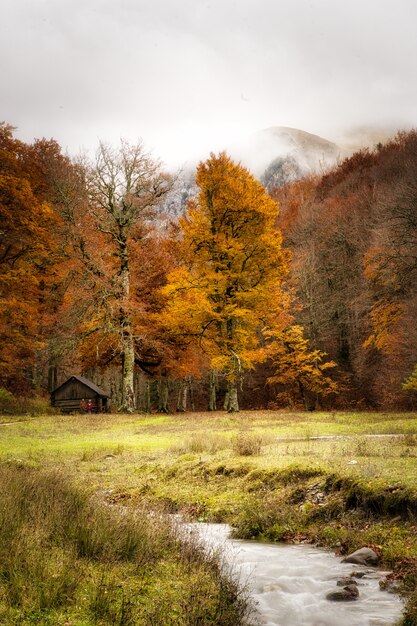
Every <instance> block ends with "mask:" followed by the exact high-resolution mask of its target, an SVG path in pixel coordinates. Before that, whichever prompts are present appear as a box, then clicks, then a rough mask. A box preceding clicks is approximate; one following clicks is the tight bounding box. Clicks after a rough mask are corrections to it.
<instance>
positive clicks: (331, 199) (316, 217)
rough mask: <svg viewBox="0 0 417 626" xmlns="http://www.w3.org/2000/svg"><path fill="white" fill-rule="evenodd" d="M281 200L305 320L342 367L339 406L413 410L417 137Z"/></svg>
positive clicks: (351, 161) (397, 141)
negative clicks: (411, 404) (405, 408)
mask: <svg viewBox="0 0 417 626" xmlns="http://www.w3.org/2000/svg"><path fill="white" fill-rule="evenodd" d="M273 196H274V197H275V198H276V199H279V200H280V204H281V215H280V220H279V225H280V227H281V229H282V230H283V232H284V233H285V244H286V245H287V246H288V248H289V249H290V250H291V253H292V259H293V263H292V282H293V285H294V289H295V290H296V292H297V297H298V301H299V303H300V307H301V308H300V310H299V312H298V313H297V319H298V320H299V321H300V323H301V324H303V325H304V327H305V329H306V331H307V335H308V337H309V338H310V340H311V342H312V344H313V345H314V346H316V347H318V348H320V349H321V350H323V351H325V352H326V353H327V354H328V355H329V357H330V358H331V359H333V360H335V361H336V362H337V364H338V369H337V377H338V380H339V396H338V398H337V399H336V402H337V403H338V404H340V405H341V406H349V405H352V406H358V405H361V406H364V407H378V408H384V407H409V406H410V402H412V395H413V389H414V390H415V389H417V376H416V370H414V368H415V364H416V362H417V323H416V320H417V132H416V131H412V132H408V133H399V134H398V135H397V137H395V138H394V139H393V140H391V141H390V142H388V143H387V144H386V145H378V146H377V147H376V148H375V149H374V150H363V151H361V152H358V153H356V154H354V155H353V156H352V157H350V158H348V159H346V160H345V161H343V162H342V163H340V165H339V166H338V167H335V168H334V169H333V170H332V171H330V172H328V173H326V174H325V175H324V176H321V177H317V178H313V179H309V180H301V181H298V182H296V183H294V184H291V185H288V186H286V187H285V188H281V189H276V190H275V191H274V193H273ZM413 371H414V376H412V373H413ZM407 381H408V383H407ZM407 390H408V393H407ZM410 392H411V393H410Z"/></svg>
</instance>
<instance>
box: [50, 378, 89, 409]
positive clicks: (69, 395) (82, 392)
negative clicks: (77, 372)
mask: <svg viewBox="0 0 417 626" xmlns="http://www.w3.org/2000/svg"><path fill="white" fill-rule="evenodd" d="M54 397H55V402H56V401H57V400H78V405H79V404H80V400H82V399H84V400H93V399H94V398H95V397H96V394H95V392H94V391H93V390H92V389H90V388H89V387H86V386H85V385H83V384H82V383H81V382H80V381H78V380H71V381H69V382H68V383H67V384H66V385H63V386H62V387H61V388H60V389H57V390H56V392H55V393H54Z"/></svg>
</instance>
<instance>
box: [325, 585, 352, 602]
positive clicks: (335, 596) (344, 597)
mask: <svg viewBox="0 0 417 626" xmlns="http://www.w3.org/2000/svg"><path fill="white" fill-rule="evenodd" d="M358 597H359V591H358V587H357V585H346V586H345V587H343V589H342V590H341V591H331V592H330V593H328V594H327V595H326V599H327V600H330V601H332V602H350V601H351V600H357V599H358Z"/></svg>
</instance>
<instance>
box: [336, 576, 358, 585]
mask: <svg viewBox="0 0 417 626" xmlns="http://www.w3.org/2000/svg"><path fill="white" fill-rule="evenodd" d="M357 584H358V583H357V582H356V580H355V579H354V578H351V576H345V577H344V578H340V579H339V580H338V581H337V583H336V585H337V586H338V587H345V586H346V585H357Z"/></svg>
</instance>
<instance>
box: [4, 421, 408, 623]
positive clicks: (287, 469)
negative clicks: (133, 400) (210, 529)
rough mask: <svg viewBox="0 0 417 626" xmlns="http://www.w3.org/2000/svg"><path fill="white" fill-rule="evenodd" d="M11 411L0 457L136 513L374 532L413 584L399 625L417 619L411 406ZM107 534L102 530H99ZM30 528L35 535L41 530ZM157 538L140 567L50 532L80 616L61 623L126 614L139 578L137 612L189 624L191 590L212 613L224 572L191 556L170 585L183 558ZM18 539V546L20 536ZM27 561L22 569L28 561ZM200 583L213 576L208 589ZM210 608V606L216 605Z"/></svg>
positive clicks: (327, 539) (341, 545)
mask: <svg viewBox="0 0 417 626" xmlns="http://www.w3.org/2000/svg"><path fill="white" fill-rule="evenodd" d="M20 419H21V418H20ZM8 421H12V422H13V421H14V423H12V424H11V425H7V426H6V425H4V426H1V425H0V459H3V462H4V463H6V465H3V466H4V467H9V466H10V467H14V468H15V469H16V468H22V471H23V472H29V471H30V472H35V475H36V473H37V472H40V471H41V472H52V474H51V475H54V472H56V469H57V467H59V468H60V470H59V471H60V476H61V477H62V478H63V480H64V479H65V480H66V481H69V484H70V485H71V488H74V489H81V491H82V492H83V493H84V494H85V492H88V494H96V495H95V502H97V503H98V502H102V501H104V502H105V503H106V504H107V508H106V507H105V509H104V510H105V511H106V510H107V509H108V508H109V507H108V505H109V504H110V505H117V507H116V508H117V509H118V510H119V511H120V510H122V511H124V512H128V513H126V515H127V514H128V515H129V516H130V515H132V516H133V519H134V518H135V515H136V513H135V512H136V511H138V510H139V511H144V510H145V509H146V507H151V510H155V509H158V508H159V507H161V506H162V507H163V508H164V510H165V511H172V512H173V511H178V510H181V511H182V512H183V513H185V514H188V515H189V516H190V517H193V518H194V519H201V520H213V521H227V522H230V523H232V524H233V525H234V527H235V529H236V532H237V533H238V534H239V535H240V536H242V537H258V538H261V539H262V538H265V539H269V540H277V541H278V540H290V541H292V540H300V539H301V540H315V541H316V542H318V543H320V544H321V545H327V546H329V547H333V548H338V549H339V550H341V551H342V552H346V551H349V550H353V549H356V548H357V547H361V546H362V545H372V546H374V547H375V549H376V550H377V551H378V552H379V553H380V555H381V557H382V559H383V562H384V563H385V564H386V565H387V566H390V567H394V568H395V570H396V572H397V573H396V574H395V575H400V574H401V575H402V576H403V579H404V581H405V587H406V588H407V589H408V591H409V592H410V593H411V595H410V600H409V604H408V607H409V608H408V613H407V615H406V618H405V621H404V624H405V625H407V626H415V625H416V624H417V610H416V607H417V600H416V596H417V594H416V592H415V588H416V587H417V576H416V566H417V532H416V530H417V526H416V523H417V522H416V520H417V471H416V470H417V415H416V414H415V413H408V414H404V413H400V414H396V413H353V412H352V413H348V412H343V413H342V412H341V413H324V412H323V413H288V412H274V411H265V412H256V411H254V412H242V413H239V414H237V415H233V414H232V415H229V414H225V413H220V412H218V413H210V414H206V413H193V414H185V415H184V414H180V415H175V416H172V415H171V416H170V415H164V416H159V415H149V416H145V415H133V416H132V415H131V416H116V415H114V416H111V415H103V416H101V415H100V416H98V415H92V416H91V415H84V416H51V415H44V416H40V417H36V418H32V419H29V420H28V421H19V417H18V416H15V417H14V418H13V419H10V418H8ZM369 435H378V436H372V437H370V436H369ZM385 435H396V436H395V437H387V436H385ZM16 471H17V470H16ZM31 497H32V495H30V496H29V497H28V499H29V500H30V499H31ZM144 507H145V508H144ZM35 508H36V507H35ZM110 508H114V507H110ZM100 510H101V509H100ZM139 517H140V518H142V517H143V515H142V513H141V514H140V516H139ZM145 517H146V516H145ZM126 519H127V518H126ZM129 519H130V518H129ZM146 519H148V518H146ZM103 523H104V522H103ZM129 523H130V522H129ZM100 524H101V522H100ZM152 524H153V522H152ZM152 524H151V526H152ZM80 528H81V526H80V527H79V529H78V530H77V531H72V532H73V535H74V533H75V535H80V536H82V535H83V533H84V534H85V532H86V531H85V530H83V531H81V530H80ZM28 532H29V531H28ZM89 532H90V531H89ZM115 532H116V531H115ZM111 533H112V531H108V533H107V534H108V537H112V534H111ZM87 534H88V533H87ZM116 534H117V533H116ZM70 535H71V533H67V536H68V537H69V536H70ZM23 536H25V534H24V533H23ZM28 536H29V535H28ZM36 541H39V542H41V543H40V544H39V545H42V541H44V537H43V536H40V537H38V538H37V539H36ZM112 542H113V540H112ZM87 543H88V541H87ZM116 543H117V542H116ZM35 544H36V542H35ZM158 549H160V548H158ZM158 549H157V547H156V546H152V545H151V547H150V548H149V551H150V555H151V554H153V553H154V552H155V559H156V560H155V563H156V564H158V565H157V567H155V566H152V568H151V570H152V573H150V572H149V568H148V569H147V568H146V567H145V570H146V571H145V570H144V572H145V573H144V572H142V573H140V574H137V572H133V573H132V563H131V562H130V561H129V559H120V558H115V557H114V556H113V557H112V559H110V562H111V567H110V569H109V561H106V562H105V563H102V562H101V561H100V559H101V558H102V557H100V558H99V559H96V561H97V562H96V563H95V564H92V557H91V555H90V556H89V555H88V554H87V555H82V554H81V555H80V554H79V553H78V552H77V550H75V548H74V547H72V548H71V549H70V550H69V551H68V552H65V555H64V553H63V552H62V550H63V546H62V545H61V544H59V542H58V543H57V544H56V543H54V546H53V549H52V548H51V550H50V555H51V556H50V558H51V559H52V561H51V563H49V564H45V568H46V569H45V571H46V572H48V571H55V570H56V572H57V576H58V581H61V580H62V581H63V582H62V585H63V589H64V591H63V593H64V595H65V593H67V595H68V598H69V599H70V600H68V602H67V603H66V604H65V603H64V604H63V605H62V606H65V607H66V608H65V610H66V611H68V610H71V611H73V614H74V615H77V617H76V618H74V617H73V620H75V621H73V622H70V623H71V624H77V625H80V626H83V625H84V624H85V625H87V624H95V623H103V624H117V623H126V624H128V623H130V622H129V619H133V618H130V617H128V615H129V614H130V613H129V611H130V612H132V611H137V610H139V609H138V607H137V602H136V600H135V603H134V607H133V608H132V607H131V602H132V597H135V598H136V596H137V591H136V590H137V589H138V588H140V589H142V587H144V588H146V590H147V591H146V593H145V595H144V596H141V597H142V600H141V602H139V604H140V605H141V609H140V610H144V611H145V610H150V609H149V603H150V598H154V600H155V599H156V598H159V600H158V601H155V602H153V607H154V610H155V612H156V613H155V616H154V617H152V618H150V617H149V616H148V617H147V618H146V619H148V622H146V623H147V624H157V625H158V624H160V625H161V626H162V624H163V625H164V626H165V624H169V623H170V622H168V621H166V619H167V618H166V617H165V618H162V615H163V612H164V611H167V610H168V609H167V607H168V606H170V607H171V609H170V611H171V613H170V614H171V615H172V623H173V624H182V623H184V624H187V625H188V624H190V625H192V624H194V623H196V624H197V623H200V622H198V621H195V620H196V619H197V618H196V617H190V615H191V614H190V615H189V616H188V617H184V615H186V614H187V611H188V613H189V612H190V610H191V609H190V607H189V604H187V601H186V600H179V598H180V597H183V594H185V596H184V597H186V598H187V597H191V596H190V594H191V595H192V596H193V597H194V603H195V604H197V605H198V606H199V607H200V608H199V609H198V610H199V611H202V612H203V613H204V612H206V613H207V615H209V616H210V615H212V616H213V615H214V614H215V613H216V611H218V610H220V609H216V608H213V607H209V606H206V605H205V603H204V601H203V600H202V598H203V597H208V596H210V597H211V596H212V595H213V594H214V595H216V594H215V593H214V591H213V589H215V588H216V589H217V590H218V591H217V592H216V593H217V596H216V597H217V598H219V597H220V596H221V594H222V593H223V592H224V588H225V585H226V588H227V584H226V583H225V582H224V579H221V578H219V577H217V578H216V576H217V574H216V575H215V576H214V579H210V580H211V582H210V581H209V577H208V574H207V578H206V577H205V575H204V576H202V575H201V573H198V572H197V573H196V572H194V573H193V572H192V571H191V570H190V569H188V570H187V571H189V576H190V578H189V579H188V582H187V583H185V585H186V593H185V591H184V589H182V590H181V589H180V588H179V587H178V589H177V586H179V585H180V583H179V582H178V581H179V580H180V579H182V577H183V569H184V567H185V566H184V561H183V557H181V556H177V560H175V559H167V557H166V553H164V552H163V551H162V553H161V552H159V553H158ZM21 550H23V553H24V552H25V548H22V549H21ZM74 550H75V552H74ZM103 550H104V548H103ZM132 550H134V547H133V544H132ZM158 554H159V556H158ZM161 554H163V555H164V556H161ZM94 558H95V557H94ZM71 559H76V560H77V562H78V560H80V559H81V562H82V563H84V565H82V567H81V566H80V567H77V568H75V571H81V572H82V577H81V580H77V579H76V580H73V582H71V576H70V575H68V581H67V582H65V581H66V578H67V577H66V572H67V571H68V572H72V571H73V570H74V567H73V563H74V561H73V560H71ZM83 559H84V560H83ZM93 560H94V559H93ZM57 564H59V566H58V565H57ZM187 567H188V565H187ZM187 567H186V568H185V569H187ZM25 568H26V569H28V571H32V570H31V569H30V564H26V565H25ZM48 568H50V569H48ZM60 568H61V569H60ZM213 571H215V567H214V570H213V569H212V570H211V572H212V574H213ZM212 574H211V575H212ZM32 578H33V580H37V579H38V578H40V575H39V576H38V575H37V574H36V572H34V573H32ZM92 580H93V581H94V584H91V581H92ZM213 580H214V582H213ZM86 581H90V583H88V582H86ZM121 581H123V582H121ZM172 581H175V584H173V582H172ZM200 582H201V586H200ZM64 583H65V584H68V585H69V587H68V590H65V584H64ZM60 584H61V583H59V584H57V585H56V588H57V589H59V588H60ZM121 585H122V586H121ZM207 585H208V587H210V585H214V587H213V588H212V587H210V589H212V591H210V593H209V591H208V587H207ZM121 589H124V590H125V591H124V592H123V593H122V592H121ZM132 589H133V590H135V591H134V593H133V592H132V591H131V590H132ZM219 589H220V591H219ZM221 589H223V592H222V591H221ZM161 590H162V591H163V593H162V595H161ZM229 592H230V593H229ZM229 592H228V593H229V595H227V594H226V595H227V601H226V602H225V604H224V605H222V606H223V608H222V611H226V608H225V607H226V605H227V606H229V605H230V606H233V605H234V606H235V608H237V610H238V612H239V611H240V610H241V604H240V603H239V600H240V599H236V598H237V597H238V596H236V589H234V590H230V589H229ZM48 593H49V592H48ZM48 593H47V592H45V594H46V596H45V597H48ZM74 594H75V595H74ZM77 594H79V595H77ZM92 594H93V595H92ZM94 594H95V595H94ZM132 594H133V595H132ZM187 594H188V595H187ZM219 594H220V596H219ZM233 594H234V595H233ZM29 595H30V594H29ZM74 597H77V598H81V600H74V599H73V598H74ZM222 597H223V596H222ZM82 598H86V599H84V600H82ZM111 598H113V599H112V600H111V602H110V599H111ZM143 598H148V600H147V601H145V600H143ZM195 598H199V600H198V602H196V600H195ZM233 598H235V600H233ZM2 602H3V603H4V602H5V601H4V599H2V596H1V594H0V604H1V603H2ZM31 602H32V604H31V606H34V607H37V608H36V610H37V611H39V610H43V609H41V608H39V607H40V606H42V603H41V602H40V601H39V599H37V600H33V601H32V600H31ZM48 602H50V601H49V600H48ZM51 602H52V600H51ZM109 602H110V604H109ZM190 602H191V601H190ZM216 602H217V600H216ZM216 602H215V603H214V604H215V606H218V605H216ZM184 603H185V604H184ZM219 603H220V604H221V602H220V600H219ZM52 604H53V602H52ZM68 606H70V607H71V608H70V609H68ZM146 606H148V609H146ZM76 607H78V609H77V608H76ZM91 607H93V608H91ZM94 607H96V608H94ZM144 607H145V608H144ZM184 607H185V608H184ZM187 607H188V608H187ZM19 610H23V609H19ZM25 610H26V609H25ZM31 610H32V609H31ZM33 610H35V609H33ZM196 610H197V609H196ZM27 611H29V609H27ZM48 611H50V614H51V615H54V616H55V617H54V619H55V620H56V621H55V622H54V621H53V620H52V622H51V623H54V624H55V623H56V624H59V623H61V622H60V621H59V620H58V617H56V616H57V615H61V614H62V615H63V613H62V611H63V609H62V608H55V607H53V606H51V607H50V608H49V609H48ZM59 611H61V614H59ZM76 611H78V613H76ZM92 611H93V613H92ZM94 611H95V613H94ZM184 611H185V614H184ZM213 611H214V613H213ZM54 612H55V613H54ZM74 612H75V613H74ZM201 614H202V613H199V615H201ZM0 615H1V614H0ZM48 615H49V613H48ZM94 615H95V616H94ZM181 615H182V617H179V616H181ZM123 616H125V617H123ZM25 619H26V618H25ZM28 619H29V618H28ZM48 619H49V618H48ZM51 619H52V618H51ZM59 619H61V617H60V618H59ZM62 619H63V618H62ZM135 619H137V620H139V618H138V617H137V618H135ZM140 619H142V618H140ZM170 619H171V618H170ZM181 619H182V620H183V621H182V622H181ZM210 619H211V620H213V619H214V617H205V618H203V622H201V623H205V624H210V623H213V624H214V623H216V624H217V623H218V624H220V623H227V622H220V621H210ZM215 619H216V620H219V619H220V618H219V616H218V615H217V617H216V618H215ZM233 619H235V620H237V618H236V617H235V618H233ZM239 619H240V618H239ZM77 620H78V621H77ZM82 620H84V621H82ZM88 620H90V621H88ZM94 620H96V621H94ZM100 620H101V622H100ZM112 620H113V621H112ZM117 620H119V621H117ZM149 620H151V621H149ZM152 620H153V621H152ZM158 620H159V621H158ZM175 620H177V621H175ZM184 620H185V621H184ZM186 620H188V621H186ZM192 620H194V621H192ZM204 620H206V621H204ZM0 622H1V617H0ZM4 623H5V624H6V623H7V622H4ZM9 623H10V624H11V623H13V621H10V622H9ZM14 623H17V622H14ZM21 623H26V622H21ZM27 623H45V624H48V622H47V621H44V622H39V621H38V622H36V621H32V622H30V621H28V622H27ZM62 623H63V624H64V623H65V622H62ZM133 623H135V624H136V623H138V624H140V623H142V622H140V621H136V622H133ZM144 623H145V622H144ZM230 623H233V621H231V622H230ZM238 623H239V621H235V624H236V625H237V624H238Z"/></svg>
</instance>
